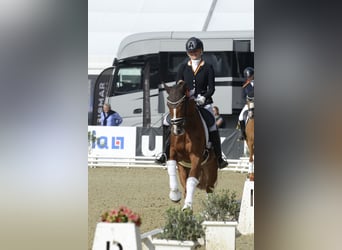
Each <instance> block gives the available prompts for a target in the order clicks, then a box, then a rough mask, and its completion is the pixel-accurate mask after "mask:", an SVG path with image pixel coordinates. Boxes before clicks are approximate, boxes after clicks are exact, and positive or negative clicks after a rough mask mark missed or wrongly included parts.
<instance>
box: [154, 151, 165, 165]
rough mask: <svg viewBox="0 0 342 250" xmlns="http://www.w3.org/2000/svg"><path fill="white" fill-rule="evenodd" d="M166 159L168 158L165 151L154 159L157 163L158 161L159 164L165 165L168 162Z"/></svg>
mask: <svg viewBox="0 0 342 250" xmlns="http://www.w3.org/2000/svg"><path fill="white" fill-rule="evenodd" d="M166 160H167V157H166V154H165V153H161V154H159V155H158V157H157V158H156V159H155V160H154V162H155V163H158V164H162V165H165V164H166Z"/></svg>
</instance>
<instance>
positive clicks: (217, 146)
mask: <svg viewBox="0 0 342 250" xmlns="http://www.w3.org/2000/svg"><path fill="white" fill-rule="evenodd" d="M209 140H210V141H211V143H212V144H213V147H214V152H215V155H216V158H217V162H218V165H219V168H225V167H227V166H228V163H227V162H226V161H225V160H223V159H222V150H221V140H220V135H219V132H218V130H215V131H212V132H210V133H209Z"/></svg>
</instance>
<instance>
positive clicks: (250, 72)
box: [243, 67, 254, 78]
mask: <svg viewBox="0 0 342 250" xmlns="http://www.w3.org/2000/svg"><path fill="white" fill-rule="evenodd" d="M243 75H244V76H245V77H246V78H250V77H252V76H254V69H253V68H252V67H247V68H245V70H244V71H243Z"/></svg>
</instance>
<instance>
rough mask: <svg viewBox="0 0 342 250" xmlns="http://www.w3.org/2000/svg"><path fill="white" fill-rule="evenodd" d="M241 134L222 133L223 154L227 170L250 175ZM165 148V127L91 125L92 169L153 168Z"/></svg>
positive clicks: (90, 150)
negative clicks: (240, 140)
mask: <svg viewBox="0 0 342 250" xmlns="http://www.w3.org/2000/svg"><path fill="white" fill-rule="evenodd" d="M238 135H239V133H238V131H236V130H232V129H230V130H229V129H223V130H220V136H221V143H222V152H223V154H224V155H225V156H226V158H228V160H227V161H228V163H229V165H228V167H227V168H224V169H222V170H223V171H226V170H231V171H239V172H248V158H247V157H245V152H246V149H245V146H244V143H243V142H238V141H237V137H238ZM162 149H163V131H162V128H140V127H104V126H88V167H90V168H96V167H144V168H147V167H151V168H165V166H162V165H159V164H156V163H155V162H154V161H155V159H156V156H157V155H158V154H160V153H161V152H162Z"/></svg>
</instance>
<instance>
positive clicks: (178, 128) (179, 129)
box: [167, 95, 187, 135]
mask: <svg viewBox="0 0 342 250" xmlns="http://www.w3.org/2000/svg"><path fill="white" fill-rule="evenodd" d="M185 100H187V96H186V95H183V96H182V97H181V98H180V99H178V100H177V101H171V100H169V97H168V98H167V103H168V106H169V108H170V117H171V125H172V126H173V129H174V130H173V133H174V134H175V135H182V134H184V132H185V131H184V129H183V126H184V124H185V116H184V117H177V107H179V105H181V104H182V103H183V102H185ZM183 109H184V114H186V102H185V105H184V106H183Z"/></svg>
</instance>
